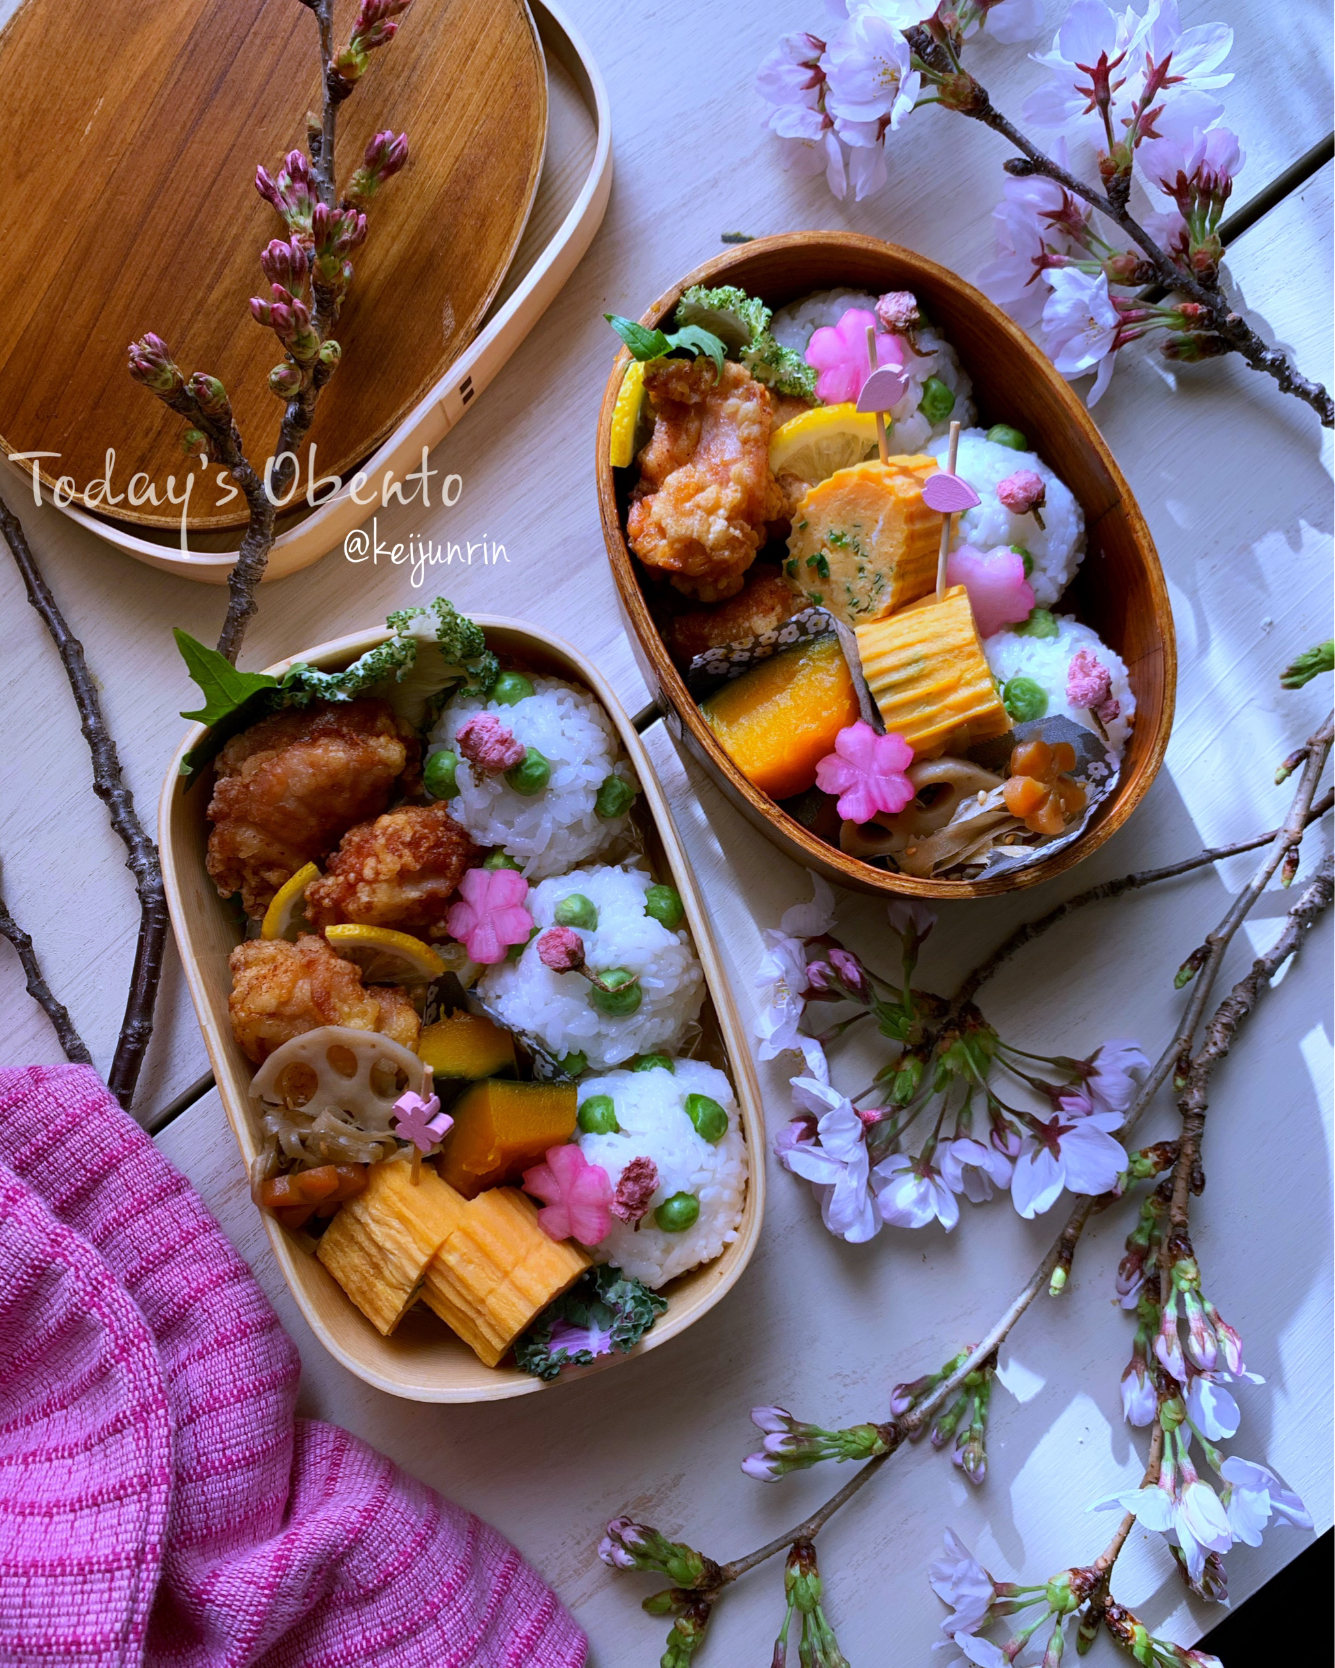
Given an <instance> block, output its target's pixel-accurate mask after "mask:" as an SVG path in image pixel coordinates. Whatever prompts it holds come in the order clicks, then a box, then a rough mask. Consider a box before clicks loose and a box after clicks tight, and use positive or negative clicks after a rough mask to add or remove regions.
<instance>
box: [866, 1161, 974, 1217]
mask: <svg viewBox="0 0 1335 1668" xmlns="http://www.w3.org/2000/svg"><path fill="white" fill-rule="evenodd" d="M872 1175H873V1177H875V1180H874V1181H873V1182H872V1186H873V1187H874V1188H875V1189H876V1203H877V1206H878V1208H879V1209H880V1212H881V1220H882V1221H884V1222H888V1223H889V1224H890V1225H891V1227H894V1228H925V1227H926V1226H927V1224H928V1223H929V1222H932V1221H937V1222H939V1223H940V1224H941V1226H942V1227H943V1228H944V1229H945V1230H946V1232H947V1233H949V1232H950V1230H951V1229H952V1228H953V1227H954V1226H955V1224H956V1223H957V1222H958V1221H959V1219H960V1207H959V1200H958V1199H956V1197H955V1195H954V1194H953V1193H952V1192H951V1191H950V1189H949V1188H948V1187H947V1186H946V1184H945V1183H944V1182H943V1181H942V1179H941V1172H940V1171H939V1170H938V1169H937V1168H936V1167H935V1165H933V1164H932V1163H931V1161H930V1160H929V1159H924V1158H923V1157H922V1156H921V1155H919V1156H918V1157H917V1158H909V1157H908V1155H907V1154H905V1153H891V1155H890V1157H889V1158H883V1159H882V1160H881V1162H880V1163H879V1164H878V1165H877V1166H876V1168H875V1169H874V1170H873V1171H872Z"/></svg>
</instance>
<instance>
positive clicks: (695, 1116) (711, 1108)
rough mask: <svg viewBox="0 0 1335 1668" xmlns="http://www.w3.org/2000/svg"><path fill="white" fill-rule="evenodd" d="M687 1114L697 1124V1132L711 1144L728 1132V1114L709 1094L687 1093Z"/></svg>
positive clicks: (703, 1139)
mask: <svg viewBox="0 0 1335 1668" xmlns="http://www.w3.org/2000/svg"><path fill="white" fill-rule="evenodd" d="M686 1116H687V1117H688V1118H689V1119H690V1120H691V1122H692V1123H693V1124H694V1125H695V1133H696V1134H697V1135H698V1136H699V1137H700V1139H701V1140H702V1141H708V1142H710V1143H711V1145H712V1144H713V1143H714V1142H715V1141H721V1140H722V1139H723V1137H724V1136H725V1135H726V1134H727V1133H728V1114H727V1113H726V1112H725V1111H724V1110H723V1108H722V1107H721V1106H720V1105H719V1103H718V1102H717V1101H716V1100H710V1098H709V1096H708V1095H687V1097H686Z"/></svg>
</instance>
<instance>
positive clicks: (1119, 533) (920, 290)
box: [597, 232, 1177, 898]
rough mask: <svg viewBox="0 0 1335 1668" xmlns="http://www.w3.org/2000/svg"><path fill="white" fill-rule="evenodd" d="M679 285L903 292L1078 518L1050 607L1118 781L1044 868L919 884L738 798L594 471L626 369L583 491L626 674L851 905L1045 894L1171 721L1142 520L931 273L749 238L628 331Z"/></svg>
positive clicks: (1084, 419)
mask: <svg viewBox="0 0 1335 1668" xmlns="http://www.w3.org/2000/svg"><path fill="white" fill-rule="evenodd" d="M692 284H707V285H711V286H712V285H719V284H736V285H738V286H739V287H740V288H741V289H744V290H746V291H747V292H748V293H749V294H752V295H758V296H760V297H761V298H762V300H764V302H765V303H766V305H768V306H769V307H772V308H775V307H781V306H783V305H784V304H785V303H787V302H789V301H793V300H795V299H796V298H797V297H799V296H802V295H806V294H808V293H810V292H811V291H813V290H821V289H833V288H844V287H848V288H856V289H865V290H871V291H873V292H875V293H877V294H880V293H883V292H884V291H886V290H897V289H906V290H913V291H914V292H915V294H917V295H918V297H919V298H920V300H922V301H923V303H924V304H925V306H926V309H927V311H928V313H929V314H930V316H931V318H932V321H933V323H935V324H936V325H938V326H939V328H940V329H941V330H942V332H943V333H944V335H945V336H946V338H947V340H948V341H950V342H951V343H952V344H953V345H954V347H955V348H956V349H957V351H958V353H959V356H960V359H961V362H962V363H963V365H964V367H965V369H966V370H967V371H968V372H969V375H970V376H971V378H972V379H973V386H974V397H975V399H976V401H977V404H978V409H979V421H980V423H981V424H982V425H983V426H984V427H986V426H988V425H989V424H991V423H996V422H1006V423H1013V424H1014V425H1015V426H1017V427H1018V428H1020V429H1022V430H1023V431H1024V433H1025V434H1026V435H1028V436H1029V438H1030V440H1031V442H1032V444H1033V447H1034V450H1035V451H1036V452H1038V453H1039V455H1040V456H1041V457H1042V458H1043V459H1044V461H1045V462H1047V463H1048V464H1050V465H1051V467H1052V468H1053V469H1054V470H1055V471H1056V473H1057V474H1058V475H1059V476H1060V477H1061V479H1062V480H1063V481H1065V482H1066V484H1067V485H1068V486H1069V487H1070V489H1071V491H1072V492H1073V493H1074V495H1075V497H1076V499H1077V500H1078V501H1079V503H1080V505H1081V508H1082V509H1083V510H1084V512H1085V523H1086V531H1087V537H1088V541H1089V551H1088V555H1087V556H1086V557H1085V560H1084V562H1083V563H1082V564H1081V568H1080V571H1079V573H1078V574H1077V575H1076V578H1075V580H1074V582H1073V583H1072V585H1071V586H1070V588H1069V589H1068V590H1067V592H1066V593H1065V595H1064V597H1063V601H1062V606H1063V608H1069V609H1071V610H1073V611H1074V612H1075V613H1076V614H1077V615H1078V616H1079V618H1080V619H1082V620H1085V621H1087V622H1088V623H1089V624H1090V625H1092V626H1093V627H1094V629H1095V630H1096V631H1097V632H1098V634H1099V636H1100V637H1102V638H1103V640H1104V641H1105V642H1106V643H1108V644H1109V645H1110V646H1111V647H1112V648H1114V649H1116V650H1117V652H1118V653H1119V654H1120V655H1121V656H1122V659H1123V660H1124V661H1125V662H1126V664H1127V669H1128V673H1129V676H1130V681H1131V687H1132V690H1133V691H1134V693H1135V696H1136V725H1135V729H1134V730H1133V731H1132V733H1131V738H1130V740H1129V742H1128V744H1127V749H1126V753H1125V756H1124V758H1123V761H1122V774H1121V779H1120V781H1119V782H1118V784H1117V787H1116V789H1115V791H1114V792H1113V793H1112V794H1111V795H1110V796H1109V798H1108V800H1107V802H1106V803H1105V804H1104V805H1102V806H1100V807H1099V809H1098V811H1097V812H1096V813H1095V815H1094V817H1093V819H1092V820H1091V822H1090V825H1089V827H1088V828H1087V829H1086V830H1085V831H1084V833H1083V834H1082V835H1081V836H1080V838H1079V839H1078V840H1075V841H1073V842H1072V843H1071V844H1070V845H1068V846H1065V847H1064V848H1063V849H1062V850H1060V851H1058V852H1055V853H1054V854H1053V856H1052V857H1050V858H1048V859H1046V860H1043V861H1040V862H1037V863H1033V864H1030V865H1028V866H1027V867H1025V868H1022V869H1017V870H1015V871H1014V872H1013V873H1011V874H1008V875H1002V876H995V877H993V878H992V879H989V880H977V881H967V880H919V879H916V878H914V877H913V876H911V875H905V874H898V873H891V872H889V871H887V870H885V869H878V868H876V867H874V866H873V865H872V864H869V863H864V862H862V861H861V860H860V859H859V858H856V857H850V856H849V855H847V854H846V853H845V852H842V851H840V850H839V849H838V848H837V847H835V846H830V845H827V844H826V843H825V841H823V840H821V839H819V838H818V837H817V836H816V835H814V834H812V833H811V832H810V831H809V830H807V829H806V828H804V827H803V826H802V825H801V823H799V822H797V821H796V820H795V819H794V818H792V817H790V816H789V815H788V814H787V812H786V811H784V810H783V809H782V808H781V807H780V806H779V805H777V804H776V803H775V802H774V801H773V800H772V799H770V798H769V797H768V796H767V795H766V794H763V793H761V792H760V791H759V789H757V788H754V787H753V786H752V785H751V783H750V782H748V781H747V779H746V778H745V777H744V776H743V775H742V773H741V771H740V770H739V769H738V768H737V766H736V765H735V764H734V763H733V761H732V759H731V758H730V757H729V756H728V754H727V753H726V752H725V751H724V749H723V747H722V746H721V745H720V743H719V741H718V739H717V738H716V736H715V735H714V732H713V731H712V730H711V729H710V727H709V725H708V724H707V723H706V722H705V720H704V718H703V716H702V715H701V712H700V709H699V707H697V706H696V704H695V702H694V701H693V700H692V699H691V696H690V694H689V693H688V691H687V688H686V684H685V682H684V681H683V679H682V676H681V673H680V672H679V671H678V670H677V668H676V666H675V665H674V664H673V661H672V658H671V656H670V655H669V653H668V650H667V645H666V644H665V643H664V641H663V637H662V635H661V633H660V631H659V629H658V625H657V623H656V621H655V619H654V614H653V610H652V608H651V605H650V588H649V587H646V585H645V584H644V583H643V581H644V569H643V568H642V567H641V565H640V563H639V562H638V561H637V560H636V558H635V557H634V556H633V554H632V553H631V550H630V547H629V545H628V544H627V542H626V534H625V516H626V506H627V500H628V493H629V488H630V485H631V473H630V471H629V470H619V469H613V467H612V465H611V462H610V446H611V431H612V412H613V408H614V406H615V405H616V398H617V394H618V392H619V391H620V388H621V380H622V376H623V375H624V372H625V368H626V365H627V364H628V363H629V355H628V353H627V352H626V351H625V350H624V349H623V350H622V352H621V353H620V354H619V355H618V356H617V360H616V363H615V365H614V366H613V367H612V374H611V376H610V377H609V378H608V383H607V390H606V392H605V394H604V396H603V404H602V412H601V415H600V417H599V422H598V441H597V446H598V453H597V481H598V503H599V509H600V512H601V516H602V524H603V537H604V540H605V542H606V545H607V554H608V558H609V560H610V562H611V564H612V573H613V575H614V577H615V579H616V585H617V592H618V595H619V597H620V601H621V608H622V612H623V615H624V616H625V620H626V625H627V629H628V631H629V634H630V638H631V642H632V645H633V646H634V648H635V651H636V658H637V659H638V661H639V664H640V667H641V670H642V671H643V672H644V675H645V678H646V680H647V681H648V684H649V688H650V690H651V691H653V692H654V693H655V694H656V696H657V698H658V701H659V704H660V705H661V707H662V709H663V711H664V713H665V714H666V715H667V718H668V722H669V724H670V725H671V727H672V729H673V732H674V733H675V734H676V735H677V736H678V737H679V738H680V739H681V740H683V741H684V742H685V743H686V745H687V747H688V748H689V749H690V751H691V753H692V754H693V755H694V756H695V758H696V759H698V760H699V762H700V763H701V764H702V765H703V766H704V768H705V770H706V771H708V773H709V774H710V776H712V777H713V779H714V781H715V782H716V783H717V784H718V786H719V787H720V788H721V789H722V790H723V792H724V793H725V794H726V795H727V796H728V798H729V799H730V800H731V801H732V803H733V804H734V805H735V806H736V807H737V808H738V810H739V811H741V812H742V813H743V815H745V816H746V817H747V818H748V819H749V820H750V821H751V822H752V823H754V824H755V826H756V827H757V828H758V829H759V830H760V831H761V833H762V834H764V835H766V837H767V838H769V839H770V840H772V841H773V842H774V844H775V845H777V846H778V847H779V848H780V849H781V850H782V851H785V852H786V853H787V854H788V855H789V856H790V857H793V858H795V859H796V860H797V862H799V863H802V864H804V865H805V866H806V867H807V868H810V869H814V870H816V871H817V873H819V874H822V875H824V876H825V877H826V879H827V880H832V881H835V882H836V883H838V884H839V885H842V886H848V887H851V888H853V889H854V890H856V891H860V892H872V893H906V894H911V895H913V896H917V897H928V898H979V897H995V896H996V895H997V894H999V893H1003V892H1011V891H1015V890H1017V889H1018V888H1020V887H1023V886H1036V885H1038V884H1039V882H1040V881H1044V880H1051V879H1052V878H1053V876H1054V875H1059V874H1061V873H1062V872H1063V871H1064V870H1066V869H1069V868H1070V867H1071V866H1072V865H1073V864H1075V863H1078V862H1080V861H1081V859H1082V858H1085V857H1088V856H1089V855H1090V853H1091V852H1093V851H1095V850H1097V848H1098V847H1099V846H1101V845H1102V844H1103V842H1104V841H1105V840H1106V839H1108V838H1109V836H1110V835H1112V834H1114V833H1115V832H1116V831H1117V830H1118V829H1119V828H1120V827H1121V826H1122V824H1123V823H1124V822H1125V821H1126V819H1127V818H1128V817H1129V816H1130V815H1131V813H1132V811H1134V810H1135V808H1136V806H1137V805H1139V803H1140V802H1141V800H1142V799H1143V798H1144V797H1145V795H1146V793H1147V792H1148V791H1149V787H1150V784H1151V782H1153V780H1154V778H1155V776H1156V774H1157V773H1158V770H1159V766H1160V765H1161V764H1162V763H1163V757H1164V752H1165V750H1166V749H1167V746H1168V734H1169V730H1170V729H1171V727H1172V721H1173V697H1174V687H1175V683H1176V677H1177V648H1176V643H1175V640H1174V635H1173V617H1172V611H1171V609H1170V607H1169V602H1168V591H1167V588H1166V586H1165V584H1164V577H1163V570H1162V569H1161V567H1160V566H1159V558H1158V555H1157V553H1156V551H1155V548H1154V542H1153V540H1152V539H1151V537H1150V532H1149V528H1148V527H1147V526H1146V525H1145V519H1144V517H1143V516H1142V515H1141V513H1140V510H1139V508H1138V507H1137V505H1136V502H1135V499H1134V498H1133V497H1132V495H1131V489H1130V488H1129V487H1128V486H1127V484H1126V481H1125V480H1124V479H1123V477H1122V474H1121V472H1120V470H1119V469H1118V467H1117V465H1116V463H1114V462H1113V458H1112V454H1111V453H1110V452H1109V450H1108V448H1107V446H1106V445H1105V444H1104V441H1103V437H1102V436H1101V435H1100V434H1099V431H1098V429H1097V428H1096V427H1095V425H1094V422H1093V420H1092V419H1091V417H1090V415H1089V413H1088V411H1086V409H1085V407H1084V405H1083V403H1082V402H1081V401H1080V399H1079V398H1078V397H1077V396H1076V394H1075V393H1073V392H1072V390H1071V388H1070V387H1069V386H1068V385H1067V383H1066V382H1065V381H1064V380H1063V379H1062V378H1061V377H1060V376H1059V375H1058V374H1057V372H1056V371H1055V370H1054V369H1053V367H1052V365H1051V364H1050V362H1049V361H1048V360H1047V359H1046V358H1045V357H1044V356H1043V354H1042V353H1040V352H1039V350H1038V349H1037V348H1036V347H1035V346H1034V344H1033V343H1032V342H1031V341H1030V340H1029V338H1028V337H1027V336H1026V335H1025V333H1024V332H1023V331H1022V330H1021V329H1020V328H1019V326H1018V325H1016V324H1015V323H1013V321H1012V320H1010V319H1009V318H1007V317H1006V315H1005V314H1004V313H1003V312H1001V310H1000V309H999V308H997V307H995V306H993V304H992V303H991V302H990V301H988V300H987V298H986V297H985V296H983V295H982V294H980V292H979V291H978V290H976V289H974V288H973V286H972V285H971V284H966V283H965V282H964V280H963V279H962V278H959V277H957V276H956V275H955V274H954V273H953V272H950V271H948V270H947V268H945V267H942V266H938V265H936V263H935V262H933V261H929V260H925V259H924V258H923V257H922V256H921V255H917V254H914V252H913V251H912V250H910V249H903V248H900V247H898V246H897V245H895V244H892V243H882V242H881V241H879V240H878V239H876V238H870V237H862V236H859V235H857V234H855V233H852V232H791V233H786V234H784V235H782V236H778V237H766V238H756V239H754V240H753V241H752V242H750V243H747V244H743V245H740V246H739V247H738V248H736V249H733V250H729V251H728V253H726V254H723V255H719V256H717V257H716V258H715V259H713V260H710V261H706V262H705V263H704V265H703V266H698V267H696V269H695V270H694V271H693V272H688V273H687V274H686V276H685V277H684V278H682V279H681V281H680V282H679V283H676V284H674V285H673V286H672V288H671V289H670V290H668V291H667V293H666V294H664V295H661V296H660V297H659V298H658V300H657V301H656V302H654V304H653V305H652V306H651V307H650V308H648V309H647V311H646V312H645V313H644V314H643V316H642V317H641V320H640V322H641V323H642V324H644V325H646V326H650V327H652V326H655V325H658V324H662V323H664V322H665V321H666V320H668V319H669V318H670V316H671V314H672V311H673V309H674V308H675V306H676V304H677V301H678V299H679V298H680V296H681V294H682V291H683V290H685V289H687V288H689V287H690V286H691V285H692Z"/></svg>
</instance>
